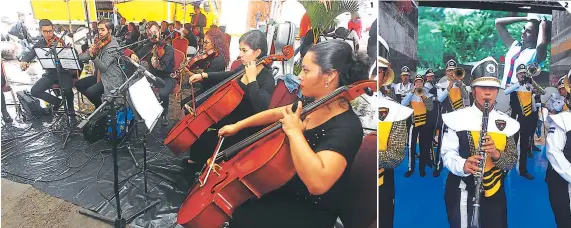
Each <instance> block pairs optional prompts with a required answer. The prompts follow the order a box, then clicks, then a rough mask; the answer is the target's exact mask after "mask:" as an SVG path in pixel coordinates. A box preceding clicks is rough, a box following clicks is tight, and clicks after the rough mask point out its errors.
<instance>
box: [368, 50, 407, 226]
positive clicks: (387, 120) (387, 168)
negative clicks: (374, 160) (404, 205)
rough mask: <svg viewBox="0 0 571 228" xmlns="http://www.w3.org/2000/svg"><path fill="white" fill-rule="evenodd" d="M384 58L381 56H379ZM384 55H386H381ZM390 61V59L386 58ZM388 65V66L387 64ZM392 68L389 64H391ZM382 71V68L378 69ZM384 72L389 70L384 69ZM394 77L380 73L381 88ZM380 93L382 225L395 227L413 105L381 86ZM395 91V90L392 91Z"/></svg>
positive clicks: (378, 131)
mask: <svg viewBox="0 0 571 228" xmlns="http://www.w3.org/2000/svg"><path fill="white" fill-rule="evenodd" d="M379 58H381V57H379ZM382 59H384V58H382ZM385 63H386V64H387V65H389V63H388V61H387V62H385ZM387 68H388V67H387ZM388 70H389V71H391V72H392V70H390V68H388ZM379 72H381V71H379ZM385 72H387V71H386V70H385ZM391 78H394V74H393V76H392V77H390V76H387V74H381V73H380V74H379V83H381V82H382V84H379V88H381V86H384V85H388V84H391V82H392V79H391ZM380 91H381V92H380V93H379V94H378V96H379V99H380V100H379V123H378V126H377V134H378V135H377V148H378V159H379V172H378V186H379V197H378V198H379V204H378V205H379V206H378V207H379V208H378V212H379V215H378V216H379V217H378V218H377V220H378V221H379V227H383V228H384V227H393V221H394V209H395V205H394V200H395V177H394V176H395V173H394V168H395V167H397V166H398V165H399V164H400V163H401V162H402V160H403V159H404V151H405V149H406V145H407V142H406V141H407V139H408V130H407V128H406V126H407V125H406V120H407V119H408V118H409V117H410V115H412V113H413V110H412V109H411V108H408V107H405V106H402V105H401V104H399V103H397V102H395V99H394V98H393V97H390V96H387V94H385V93H384V91H386V90H380ZM392 94H393V95H394V93H392Z"/></svg>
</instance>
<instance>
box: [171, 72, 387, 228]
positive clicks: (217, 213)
mask: <svg viewBox="0 0 571 228" xmlns="http://www.w3.org/2000/svg"><path fill="white" fill-rule="evenodd" d="M376 90H377V82H376V81H375V80H365V81H360V82H356V83H353V84H351V85H347V86H343V87H340V88H338V89H336V90H335V91H333V92H332V93H331V94H329V95H328V96H326V97H325V98H323V99H321V100H318V101H315V102H312V103H311V104H309V105H307V106H306V107H304V108H303V110H302V113H301V118H302V119H304V118H305V117H306V116H307V115H308V114H310V113H311V112H313V111H315V110H316V109H317V108H319V107H322V106H324V105H327V104H329V103H331V102H333V101H335V100H338V99H345V100H348V101H351V100H354V99H356V98H357V97H359V96H361V95H362V94H364V93H366V94H367V95H369V96H372V95H373V91H376ZM295 104H297V102H296V103H294V107H293V110H296V107H295V106H296V105H295ZM211 160H212V163H210V164H207V165H206V166H205V168H204V169H203V171H202V174H201V175H200V177H199V178H198V183H197V184H195V185H194V186H193V187H192V189H191V191H190V193H189V194H188V196H187V197H186V199H185V201H184V202H183V204H182V205H181V207H180V209H179V211H178V217H177V222H178V224H180V225H182V226H184V227H186V228H195V227H200V228H218V227H222V225H223V224H224V223H225V222H226V221H227V220H229V219H230V218H231V217H232V213H233V212H234V210H236V208H238V207H239V206H240V205H241V204H242V203H244V202H246V201H247V200H249V199H254V198H260V197H262V196H263V195H265V194H267V193H269V192H272V191H274V190H276V189H278V188H280V187H281V186H283V185H284V184H286V183H287V182H288V181H289V180H290V179H291V178H292V177H293V176H294V175H295V173H296V171H295V167H294V165H293V161H292V158H291V152H290V149H289V142H288V139H287V136H286V135H285V133H284V131H283V130H282V125H281V123H279V122H276V123H274V124H272V125H270V126H268V127H266V128H264V129H263V130H261V131H259V132H257V133H256V134H254V135H252V136H250V137H248V138H246V139H244V140H242V141H240V142H238V143H236V144H234V145H233V146H231V147H229V148H228V149H226V150H224V151H221V152H218V153H215V155H214V156H213V157H212V158H211Z"/></svg>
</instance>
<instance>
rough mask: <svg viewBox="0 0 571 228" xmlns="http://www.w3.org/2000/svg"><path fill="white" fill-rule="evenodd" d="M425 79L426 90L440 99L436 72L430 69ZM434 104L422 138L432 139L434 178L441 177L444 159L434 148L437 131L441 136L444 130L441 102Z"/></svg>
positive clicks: (425, 74) (427, 116)
mask: <svg viewBox="0 0 571 228" xmlns="http://www.w3.org/2000/svg"><path fill="white" fill-rule="evenodd" d="M424 77H425V78H426V82H425V83H424V88H425V89H426V91H428V92H429V93H430V94H431V95H432V96H433V97H435V98H437V97H438V89H437V88H436V85H435V84H434V71H433V70H432V69H431V68H428V69H427V70H426V72H425V73H424ZM433 103H434V104H433V105H432V106H433V108H432V110H431V111H429V112H428V113H427V115H426V118H427V120H428V121H427V126H426V127H427V128H426V134H425V135H424V134H423V135H422V137H428V138H429V139H430V142H431V143H430V145H431V146H430V151H431V155H432V158H431V159H432V168H433V171H432V176H434V177H438V176H440V171H441V170H442V159H441V158H440V151H439V150H435V149H434V147H438V145H434V135H435V134H436V131H438V133H439V134H440V129H442V116H441V113H440V112H442V107H441V106H440V102H438V99H434V102H433Z"/></svg>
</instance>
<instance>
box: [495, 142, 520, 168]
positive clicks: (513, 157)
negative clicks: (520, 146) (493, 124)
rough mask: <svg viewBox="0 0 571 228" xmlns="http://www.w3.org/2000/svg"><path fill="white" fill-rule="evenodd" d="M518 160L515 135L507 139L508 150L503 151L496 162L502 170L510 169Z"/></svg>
mask: <svg viewBox="0 0 571 228" xmlns="http://www.w3.org/2000/svg"><path fill="white" fill-rule="evenodd" d="M516 162H517V148H516V145H515V140H514V138H513V136H510V137H508V138H507V139H506V150H505V151H504V152H502V153H501V156H500V159H499V160H498V161H497V162H496V167H498V168H499V169H502V170H510V169H512V168H513V167H514V165H515V163H516Z"/></svg>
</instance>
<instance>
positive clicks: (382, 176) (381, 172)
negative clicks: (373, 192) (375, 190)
mask: <svg viewBox="0 0 571 228" xmlns="http://www.w3.org/2000/svg"><path fill="white" fill-rule="evenodd" d="M378 183H379V187H380V186H381V185H383V184H384V183H385V168H381V169H379V182H378Z"/></svg>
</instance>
